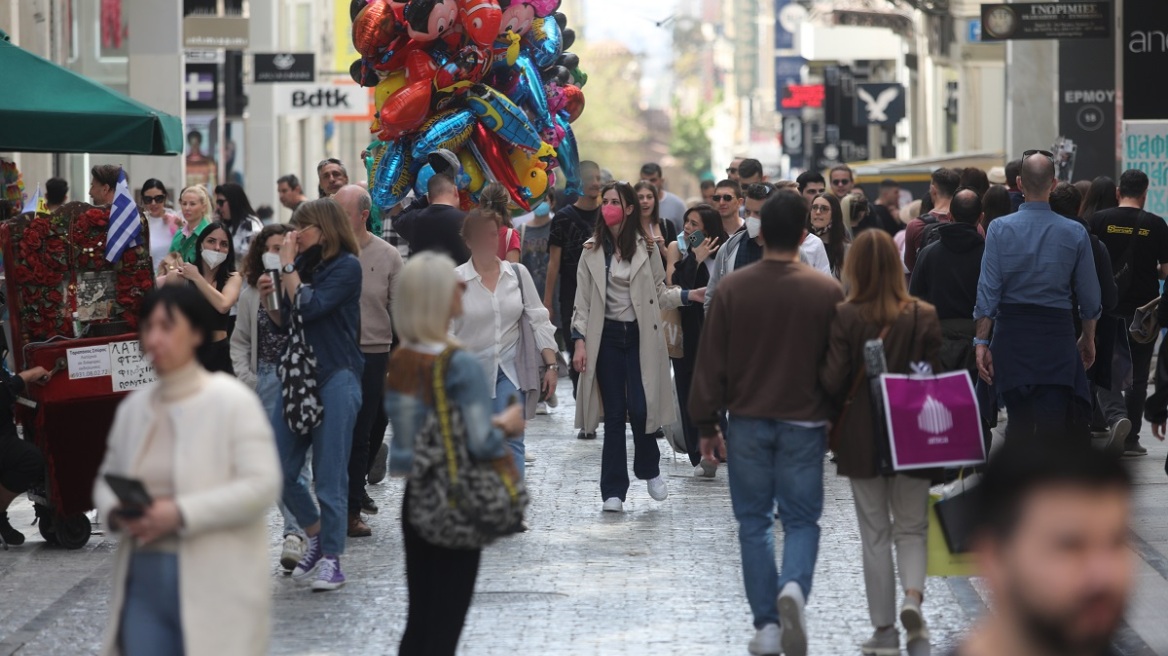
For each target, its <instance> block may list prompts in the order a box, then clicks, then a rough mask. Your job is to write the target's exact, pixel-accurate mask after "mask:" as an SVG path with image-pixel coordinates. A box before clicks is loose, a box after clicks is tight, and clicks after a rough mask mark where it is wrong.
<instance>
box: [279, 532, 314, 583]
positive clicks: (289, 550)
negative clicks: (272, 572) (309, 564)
mask: <svg viewBox="0 0 1168 656" xmlns="http://www.w3.org/2000/svg"><path fill="white" fill-rule="evenodd" d="M307 548H308V545H306V544H305V543H304V538H302V537H300V536H299V535H296V534H295V533H289V534H288V535H285V536H284V548H283V549H282V550H281V551H280V567H283V568H284V573H285V574H289V573H291V572H292V570H293V569H295V567H296V563H299V562H300V559H301V558H303V557H304V551H305V549H307Z"/></svg>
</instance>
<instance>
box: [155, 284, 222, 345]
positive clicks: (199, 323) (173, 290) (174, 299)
mask: <svg viewBox="0 0 1168 656" xmlns="http://www.w3.org/2000/svg"><path fill="white" fill-rule="evenodd" d="M159 306H162V307H163V308H164V309H165V310H166V315H167V316H168V317H173V316H174V313H175V311H176V310H177V311H178V313H179V314H181V315H183V316H184V317H186V318H187V321H188V322H190V324H191V329H192V330H194V331H195V332H197V333H199V334H201V335H202V336H203V344H204V345H206V344H209V343H210V342H211V325H212V323H211V322H212V318H211V315H210V314H209V313H210V312H211V305H210V304H209V303H207V301H206V299H204V298H203V295H202V294H200V293H199V292H198V291H197V290H196V289H194V288H193V287H191V286H190V285H163V286H161V287H159V288H157V289H155V290H153V291H151V292H149V293H147V294H146V297H145V298H143V299H142V307H141V309H139V310H138V326H139V327H145V326H146V320H147V319H148V318H149V317H150V315H152V314H154V309H155V308H157V307H159Z"/></svg>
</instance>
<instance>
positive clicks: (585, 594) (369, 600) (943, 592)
mask: <svg viewBox="0 0 1168 656" xmlns="http://www.w3.org/2000/svg"><path fill="white" fill-rule="evenodd" d="M564 383H565V384H564V385H561V390H562V389H564V388H565V387H566V386H567V381H564ZM572 415H573V408H572V406H571V402H570V400H569V401H568V402H565V403H561V405H560V407H559V408H558V409H556V410H554V411H553V415H551V416H549V417H542V416H541V417H537V418H536V419H535V420H534V421H533V422H531V423H530V424H529V430H528V437H527V444H528V447H527V448H528V453H529V454H532V456H533V457H534V458H535V461H534V462H533V463H531V464H529V466H528V476H529V485H530V487H531V490H532V498H533V503H532V508H531V512H530V515H529V518H528V519H529V523H530V525H531V527H532V530H531V531H530V532H529V533H526V534H524V535H520V536H517V537H513V538H511V539H508V540H506V541H504V542H502V543H500V544H498V545H495V546H492V547H491V548H489V549H488V550H487V551H486V552H485V554H484V557H483V561H482V569H481V571H480V574H479V579H478V592H477V594H476V597H475V600H474V603H473V605H472V607H471V611H470V616H469V618H468V622H467V627H466V630H465V631H464V633H463V638H462V649H461V650H460V653H462V654H467V655H484V656H485V655H494V654H499V655H503V654H508V655H510V654H573V655H584V654H668V653H686V654H745V653H746V643H747V641H748V640H749V639H750V637H751V636H752V634H753V629H752V627H751V620H750V614H749V610H748V607H747V603H746V598H745V594H744V592H743V587H742V574H741V569H740V566H739V557H738V543H737V533H736V526H735V523H734V521H733V517H732V514H731V511H730V500H729V492H728V490H727V486H726V478H725V471H724V470H723V471H720V472H719V474H718V478H717V479H716V480H714V481H699V480H695V479H693V478H692V477H691V475H690V474H691V467H690V466H689V462H688V460H687V459H684V458H675V457H674V456H673V455H672V454H671V453H669V449H668V447H667V446H666V445H665V443H664V442H661V443H660V444H661V446H662V449H663V458H662V472H663V474H664V475H665V476H666V477H667V478H668V482H669V486H670V496H669V499H668V500H666V501H664V502H660V503H658V502H655V501H653V500H651V499H650V498H649V496H648V494H647V492H646V490H645V486H644V484H642V483H639V482H634V484H633V487H632V489H631V490H630V493H629V499H628V503H626V513H625V514H623V515H619V516H614V515H602V513H601V512H600V503H601V499H600V498H599V496H600V495H599V489H598V478H599V472H600V441H599V440H597V441H590V442H584V441H578V440H576V439H575V437H574V436H575V431H574V430H573V429H572V419H571V418H572ZM1149 446H1151V447H1152V450H1153V455H1152V456H1151V457H1149V458H1143V459H1141V460H1140V461H1137V462H1136V464H1137V466H1138V468H1139V474H1138V475H1139V476H1140V477H1141V483H1144V485H1141V490H1140V495H1141V496H1140V498H1141V506H1142V507H1145V509H1144V510H1139V511H1137V526H1139V525H1143V526H1145V527H1147V530H1148V531H1149V533H1148V535H1149V537H1148V539H1146V540H1145V539H1142V538H1139V536H1137V540H1138V542H1137V545H1136V547H1137V551H1140V553H1141V555H1142V556H1144V561H1143V562H1141V567H1142V569H1141V594H1140V595H1137V599H1136V600H1135V601H1134V602H1133V610H1132V612H1131V613H1129V622H1130V623H1131V625H1132V627H1134V628H1128V629H1126V631H1127V633H1128V634H1129V638H1130V643H1131V644H1132V645H1136V646H1137V647H1139V649H1138V650H1132V651H1125V652H1124V653H1133V654H1134V653H1139V654H1153V653H1168V648H1165V647H1168V636H1166V635H1154V636H1152V637H1153V638H1154V640H1159V642H1156V641H1154V640H1149V639H1148V635H1149V634H1150V633H1154V632H1155V631H1160V633H1161V634H1163V633H1164V631H1165V629H1164V628H1163V627H1162V625H1163V622H1162V621H1157V614H1159V616H1162V613H1163V608H1164V605H1163V603H1161V602H1163V601H1164V599H1163V598H1162V597H1168V583H1166V582H1165V579H1164V577H1165V576H1168V565H1165V563H1168V559H1165V558H1164V557H1163V556H1161V555H1159V554H1160V553H1161V551H1160V550H1161V549H1166V548H1168V544H1165V543H1168V521H1166V519H1165V517H1164V513H1162V512H1160V513H1156V512H1155V511H1154V510H1153V509H1154V508H1155V507H1156V504H1155V500H1156V499H1163V498H1164V492H1165V485H1168V479H1165V477H1164V472H1163V469H1162V466H1161V463H1162V461H1163V457H1164V453H1165V448H1164V447H1163V446H1161V445H1159V444H1156V445H1149ZM828 471H829V475H828V476H827V478H826V486H827V487H826V507H825V510H824V516H823V520H822V527H823V537H822V541H821V545H820V554H819V563H818V567H817V570H816V578H815V583H814V586H815V587H814V590H813V592H812V596H811V600H810V603H809V606H808V610H807V616H808V624H809V630H810V633H811V653H813V654H832V655H834V654H858V653H859V649H858V647H857V645H858V644H859V643H860V642H861V641H862V640H864V639H865V638H866V637H867V636H868V635H869V633H870V631H871V627H870V626H869V623H868V617H867V607H866V603H865V599H864V584H863V578H862V576H861V566H860V546H859V535H858V531H857V527H856V519H855V514H854V510H853V507H852V500H851V494H850V491H849V488H848V486H847V484H846V481H845V480H844V479H839V478H837V477H836V476H835V475H834V472H833V471H832V468H831V467H829V468H828ZM401 490H402V482H401V481H399V480H388V481H386V482H385V483H383V484H381V485H377V486H371V487H370V494H371V496H372V497H373V498H374V499H375V500H376V501H377V503H378V504H379V505H380V507H381V513H380V514H379V515H377V516H375V517H373V518H371V519H370V520H369V523H370V525H371V526H372V527H373V531H374V534H373V537H372V538H365V539H357V540H350V542H349V547H348V553H347V554H346V556H345V557H344V558H343V560H342V562H343V564H344V567H345V571H346V574H347V576H348V577H349V584H348V585H347V586H346V587H345V588H343V589H342V590H341V591H339V592H336V593H330V594H312V593H310V592H309V591H307V590H306V589H304V588H301V587H299V586H298V585H296V584H294V583H293V582H292V581H291V580H290V579H287V578H285V577H283V576H281V575H279V574H277V572H276V570H277V565H276V555H277V553H278V544H277V543H278V537H279V536H278V531H279V525H278V523H277V519H278V518H277V516H276V514H275V513H273V517H272V549H273V551H272V554H273V556H272V564H273V569H272V571H273V576H272V591H273V594H274V595H275V604H274V612H275V616H274V618H273V621H274V629H273V639H272V653H273V654H312V655H317V656H324V655H331V654H395V653H396V647H397V641H398V640H399V638H400V636H401V631H402V629H403V628H404V624H405V612H406V588H405V576H404V569H403V558H402V551H401V534H400V526H399V521H400V503H401ZM11 515H12V517H13V523H14V524H16V525H18V526H19V527H20V528H22V529H23V530H24V532H25V534H26V535H28V536H29V540H28V542H27V543H26V545H25V546H23V547H20V548H13V549H12V550H11V551H9V552H7V553H4V552H0V654H19V655H20V656H48V655H58V654H92V653H96V651H97V649H98V645H99V641H100V637H101V632H102V628H103V626H104V623H105V618H106V615H107V612H108V609H107V603H106V598H107V596H108V588H109V577H110V574H111V563H112V554H113V552H114V548H115V542H114V539H112V538H109V537H103V536H97V535H95V536H94V537H93V539H92V540H91V542H90V543H89V545H87V546H86V547H85V548H84V549H82V550H79V551H64V550H60V549H55V548H51V547H47V546H46V545H45V544H44V543H43V542H42V541H41V538H40V536H39V535H38V534H37V532H36V529H35V527H32V526H30V525H29V524H30V522H31V520H32V510H31V507H30V506H29V505H28V504H27V503H26V502H23V501H21V502H18V504H17V506H16V507H15V508H14V509H13V512H12V513H11ZM1148 563H1153V564H1154V565H1148ZM925 598H926V607H925V614H926V618H927V619H928V621H929V624H930V627H931V629H932V633H933V636H934V641H933V644H934V653H944V651H945V648H946V647H948V646H951V645H952V644H953V643H954V642H955V641H956V640H957V639H959V638H960V636H961V635H962V632H963V631H965V630H967V629H968V627H969V625H970V623H971V622H972V621H973V619H974V617H975V616H976V614H978V613H980V612H981V611H982V609H983V601H982V597H981V595H980V594H979V592H978V586H977V585H976V581H973V580H970V579H960V578H957V579H937V578H930V579H929V581H928V585H927V590H926V594H925ZM208 603H214V600H208ZM1133 615H1134V616H1135V617H1134V619H1135V620H1136V621H1132V620H1133V617H1132V616H1133ZM1137 630H1138V631H1137ZM1141 635H1143V638H1142V639H1141ZM1144 641H1147V643H1146V644H1153V645H1155V644H1158V645H1160V646H1161V647H1162V648H1164V649H1163V650H1161V651H1159V652H1157V651H1156V650H1151V649H1149V648H1148V647H1147V646H1146V644H1145V642H1144Z"/></svg>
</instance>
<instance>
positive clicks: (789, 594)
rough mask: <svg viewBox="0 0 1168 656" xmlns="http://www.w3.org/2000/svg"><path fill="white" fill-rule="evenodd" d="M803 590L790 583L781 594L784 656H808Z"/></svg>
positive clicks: (792, 582)
mask: <svg viewBox="0 0 1168 656" xmlns="http://www.w3.org/2000/svg"><path fill="white" fill-rule="evenodd" d="M805 603H806V602H805V600H804V597H803V589H802V588H800V587H799V584H798V583H796V582H794V581H789V582H788V583H787V585H785V586H783V591H782V592H780V593H779V624H781V625H782V627H783V654H785V655H786V656H807V623H806V621H805V619H804V618H803V606H804V604H805Z"/></svg>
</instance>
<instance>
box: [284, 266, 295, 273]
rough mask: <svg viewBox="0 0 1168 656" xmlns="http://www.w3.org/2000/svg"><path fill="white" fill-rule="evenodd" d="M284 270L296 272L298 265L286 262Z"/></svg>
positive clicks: (285, 271)
mask: <svg viewBox="0 0 1168 656" xmlns="http://www.w3.org/2000/svg"><path fill="white" fill-rule="evenodd" d="M283 271H284V273H285V274H292V273H296V265H295V264H285V265H284V269H283Z"/></svg>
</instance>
